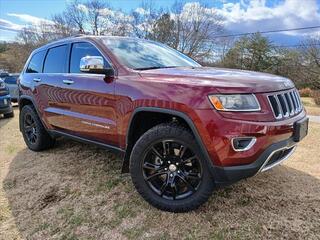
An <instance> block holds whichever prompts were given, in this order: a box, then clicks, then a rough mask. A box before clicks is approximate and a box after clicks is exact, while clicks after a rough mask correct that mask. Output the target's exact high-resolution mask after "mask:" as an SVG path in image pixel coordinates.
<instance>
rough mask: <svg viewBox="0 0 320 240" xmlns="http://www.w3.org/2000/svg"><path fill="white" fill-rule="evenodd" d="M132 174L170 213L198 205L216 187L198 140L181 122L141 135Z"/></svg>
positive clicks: (154, 201) (139, 188)
mask: <svg viewBox="0 0 320 240" xmlns="http://www.w3.org/2000/svg"><path fill="white" fill-rule="evenodd" d="M179 146H180V147H179ZM161 148H162V149H161ZM154 149H155V150H156V151H154ZM184 149H185V150H184ZM192 156H195V157H192ZM130 174H131V178H132V181H133V184H134V186H135V187H136V189H137V191H138V192H139V193H140V194H141V196H142V197H143V198H144V199H145V200H146V201H147V202H149V203H150V204H151V205H152V206H154V207H156V208H158V209H161V210H164V211H169V212H187V211H191V210H194V209H196V208H198V207H199V206H200V205H202V204H203V203H205V202H206V201H207V200H208V198H209V197H210V196H211V194H212V191H213V189H214V181H213V178H212V176H211V174H210V172H209V166H208V163H207V161H206V160H205V158H204V156H203V154H202V151H201V149H200V147H199V145H198V144H197V141H196V140H195V138H194V136H193V135H192V134H191V133H190V132H189V131H188V130H187V129H186V128H184V127H182V126H180V125H177V124H170V123H168V124H160V125H157V126H155V127H153V128H151V129H150V130H148V131H147V132H146V133H144V134H143V135H142V136H141V137H140V139H139V140H138V141H137V142H136V144H135V146H134V147H133V150H132V154H131V157H130Z"/></svg>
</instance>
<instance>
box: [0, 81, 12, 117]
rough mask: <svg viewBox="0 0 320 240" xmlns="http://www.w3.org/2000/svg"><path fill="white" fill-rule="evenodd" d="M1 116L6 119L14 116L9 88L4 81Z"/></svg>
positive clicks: (0, 99) (0, 82) (0, 97)
mask: <svg viewBox="0 0 320 240" xmlns="http://www.w3.org/2000/svg"><path fill="white" fill-rule="evenodd" d="M1 114H2V115H3V116H4V118H9V117H13V116H14V112H13V108H12V104H11V96H10V92H9V88H8V87H7V86H6V83H5V82H4V81H3V80H2V79H0V115H1Z"/></svg>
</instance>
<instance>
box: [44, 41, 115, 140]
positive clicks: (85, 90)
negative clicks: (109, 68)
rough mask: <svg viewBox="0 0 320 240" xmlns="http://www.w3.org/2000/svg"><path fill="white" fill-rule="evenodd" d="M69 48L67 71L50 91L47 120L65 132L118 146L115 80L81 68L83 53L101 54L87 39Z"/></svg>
mask: <svg viewBox="0 0 320 240" xmlns="http://www.w3.org/2000/svg"><path fill="white" fill-rule="evenodd" d="M70 48H71V51H70V59H69V61H68V62H69V63H68V64H67V65H68V69H67V73H64V74H61V75H60V76H61V77H59V79H58V81H55V83H56V86H55V87H54V88H53V92H52V93H50V95H52V96H55V97H54V99H55V104H54V106H52V107H49V108H48V109H47V112H48V113H49V114H50V115H51V117H50V124H51V125H53V126H55V128H56V130H59V131H63V132H65V133H69V134H72V135H76V136H79V137H82V138H86V139H89V140H90V139H91V140H95V141H99V142H102V143H106V144H109V145H114V146H117V145H118V138H117V128H116V112H115V106H116V104H115V98H114V89H115V85H114V84H115V83H114V82H113V81H112V82H106V81H105V76H104V75H103V74H88V73H81V72H80V59H81V58H82V57H85V56H102V55H101V53H100V52H99V51H98V49H97V48H96V47H95V46H93V45H92V44H91V43H88V42H77V43H73V44H72V45H71V46H70ZM105 64H106V65H108V63H107V61H106V60H105Z"/></svg>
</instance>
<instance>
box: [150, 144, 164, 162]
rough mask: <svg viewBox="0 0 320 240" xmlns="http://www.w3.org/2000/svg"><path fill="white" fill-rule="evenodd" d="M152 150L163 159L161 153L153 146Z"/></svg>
mask: <svg viewBox="0 0 320 240" xmlns="http://www.w3.org/2000/svg"><path fill="white" fill-rule="evenodd" d="M152 152H153V153H154V154H155V155H156V156H157V157H158V158H160V159H161V160H162V159H163V156H161V154H160V153H159V152H158V151H157V149H156V148H155V147H152Z"/></svg>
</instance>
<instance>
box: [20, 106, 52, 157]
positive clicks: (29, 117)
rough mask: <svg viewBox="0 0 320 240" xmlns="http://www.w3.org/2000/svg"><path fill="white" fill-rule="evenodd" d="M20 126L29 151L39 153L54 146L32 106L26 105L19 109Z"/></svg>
mask: <svg viewBox="0 0 320 240" xmlns="http://www.w3.org/2000/svg"><path fill="white" fill-rule="evenodd" d="M20 126H21V131H22V135H23V138H24V141H25V143H26V144H27V146H28V148H29V149H31V150H33V151H41V150H44V149H48V148H50V147H52V146H53V145H54V143H55V140H54V138H52V137H51V136H50V135H49V134H48V132H47V131H46V129H45V128H44V126H43V125H42V123H41V121H40V119H39V117H38V115H37V113H36V111H35V109H34V108H33V107H32V106H30V105H26V106H24V107H23V108H22V109H21V112H20Z"/></svg>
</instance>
